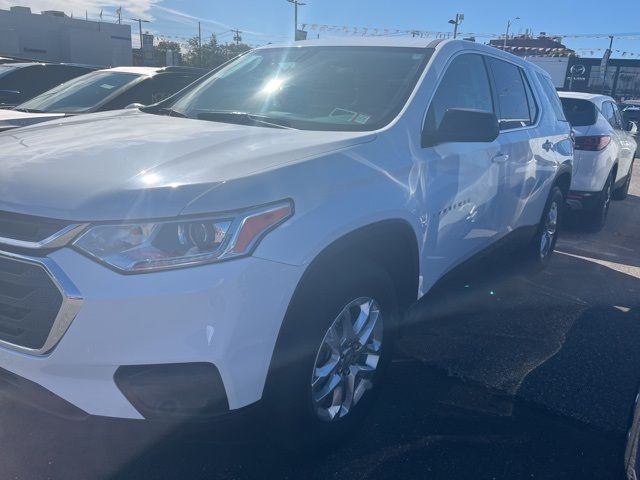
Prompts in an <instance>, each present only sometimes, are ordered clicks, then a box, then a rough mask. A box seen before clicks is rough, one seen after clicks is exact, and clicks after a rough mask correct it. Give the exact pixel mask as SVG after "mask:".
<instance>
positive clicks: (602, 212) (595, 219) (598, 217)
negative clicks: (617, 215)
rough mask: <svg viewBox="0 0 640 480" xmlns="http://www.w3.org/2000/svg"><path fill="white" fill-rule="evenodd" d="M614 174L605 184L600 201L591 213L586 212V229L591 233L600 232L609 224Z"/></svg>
mask: <svg viewBox="0 0 640 480" xmlns="http://www.w3.org/2000/svg"><path fill="white" fill-rule="evenodd" d="M613 182H614V180H613V172H611V174H609V178H607V181H606V182H605V184H604V188H603V189H602V191H601V192H600V193H599V194H598V201H597V203H596V205H595V207H593V209H591V210H590V211H587V212H585V220H586V228H587V230H588V231H590V232H594V233H595V232H599V231H600V230H602V229H603V228H604V226H605V225H606V224H607V216H608V215H609V207H610V205H611V197H612V195H613Z"/></svg>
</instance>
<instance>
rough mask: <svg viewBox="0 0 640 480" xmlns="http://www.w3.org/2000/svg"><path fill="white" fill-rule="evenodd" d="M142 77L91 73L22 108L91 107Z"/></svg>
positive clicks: (75, 109) (60, 109)
mask: <svg viewBox="0 0 640 480" xmlns="http://www.w3.org/2000/svg"><path fill="white" fill-rule="evenodd" d="M138 78H139V75H136V74H133V73H124V72H109V71H103V72H94V73H89V74H87V75H83V76H81V77H78V78H75V79H73V80H70V81H68V82H66V83H64V84H62V85H60V86H58V87H56V88H54V89H52V90H49V91H48V92H45V93H43V94H42V95H39V96H37V97H36V98H34V99H32V100H30V101H28V102H25V103H23V104H22V105H20V106H19V108H21V109H26V110H37V111H43V112H61V113H79V112H83V111H87V110H89V109H91V108H93V107H95V106H96V105H98V104H99V103H100V102H102V101H104V100H105V99H106V98H108V97H109V96H111V95H113V94H115V93H116V92H118V90H120V89H122V88H124V87H126V85H127V84H129V83H131V82H134V81H136V80H137V79H138Z"/></svg>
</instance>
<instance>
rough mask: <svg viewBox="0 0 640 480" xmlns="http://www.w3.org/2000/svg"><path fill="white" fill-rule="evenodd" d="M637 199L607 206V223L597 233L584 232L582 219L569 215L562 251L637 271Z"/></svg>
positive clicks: (639, 239)
mask: <svg viewBox="0 0 640 480" xmlns="http://www.w3.org/2000/svg"><path fill="white" fill-rule="evenodd" d="M639 213H640V196H635V195H629V196H628V197H627V198H626V199H625V200H623V201H614V202H612V203H611V208H610V210H609V216H608V219H607V224H606V226H605V228H604V229H603V231H601V232H598V233H595V234H594V233H589V232H585V229H584V227H583V224H584V217H583V216H582V215H580V214H579V213H571V212H569V213H568V215H567V218H566V220H567V222H566V225H565V227H566V228H565V229H564V231H563V242H562V251H564V252H566V253H570V254H572V255H577V256H582V257H589V258H592V259H596V260H601V261H603V262H610V263H615V264H622V265H626V266H630V267H637V268H640V253H639V250H640V249H639V248H638V243H639V242H640V214H639Z"/></svg>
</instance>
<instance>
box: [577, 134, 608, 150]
mask: <svg viewBox="0 0 640 480" xmlns="http://www.w3.org/2000/svg"><path fill="white" fill-rule="evenodd" d="M609 143H611V137H610V136H609V135H592V136H589V137H576V139H575V145H574V148H575V149H576V150H589V151H592V152H599V151H600V150H604V149H605V148H606V146H607V145H609Z"/></svg>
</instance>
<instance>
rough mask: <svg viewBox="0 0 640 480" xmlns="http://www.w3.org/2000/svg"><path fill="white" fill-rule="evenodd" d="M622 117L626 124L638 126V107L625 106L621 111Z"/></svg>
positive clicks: (639, 117)
mask: <svg viewBox="0 0 640 480" xmlns="http://www.w3.org/2000/svg"><path fill="white" fill-rule="evenodd" d="M622 116H623V117H624V119H625V121H626V122H636V123H637V124H638V125H640V105H626V106H625V107H624V108H623V109H622Z"/></svg>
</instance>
